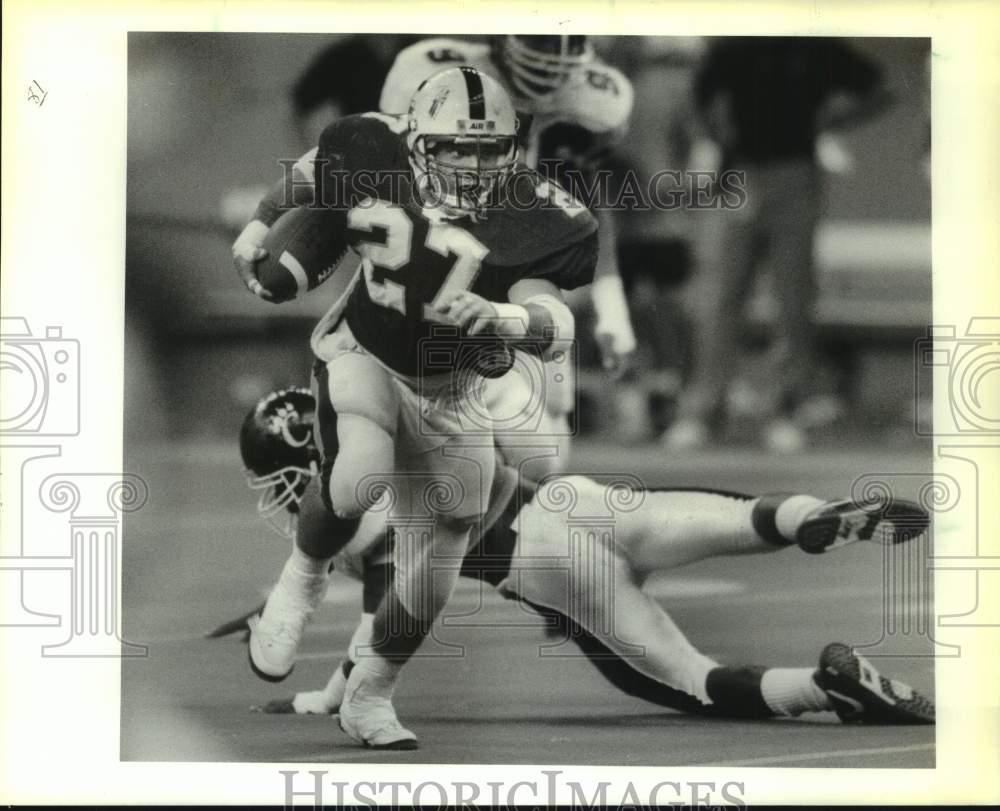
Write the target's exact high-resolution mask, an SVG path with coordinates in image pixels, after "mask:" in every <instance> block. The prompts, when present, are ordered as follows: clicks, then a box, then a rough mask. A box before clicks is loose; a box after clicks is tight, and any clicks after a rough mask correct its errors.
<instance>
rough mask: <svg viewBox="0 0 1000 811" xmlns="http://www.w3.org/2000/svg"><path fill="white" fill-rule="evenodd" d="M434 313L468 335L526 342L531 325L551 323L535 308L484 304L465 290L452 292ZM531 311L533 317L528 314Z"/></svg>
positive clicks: (531, 305) (480, 297)
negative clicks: (523, 340)
mask: <svg viewBox="0 0 1000 811" xmlns="http://www.w3.org/2000/svg"><path fill="white" fill-rule="evenodd" d="M435 309H436V310H437V311H438V312H439V313H441V314H442V315H444V316H446V317H447V318H448V319H449V320H451V321H452V322H454V323H455V324H456V325H457V326H458V327H459V328H460V329H463V330H465V329H467V330H468V334H469V335H496V336H498V337H500V338H507V339H513V340H516V339H518V338H527V337H529V336H530V335H531V334H532V332H537V331H538V330H537V327H536V329H535V330H532V329H531V326H532V323H533V322H534V323H535V324H538V323H541V322H544V323H551V318H550V317H549V314H548V313H547V312H543V311H541V310H540V309H538V305H536V304H525V305H520V304H507V303H500V302H495V301H488V300H487V299H485V298H483V297H482V296H479V295H477V294H475V293H473V292H471V291H469V290H459V291H456V292H455V293H454V294H452V295H451V296H447V297H446V298H444V299H443V300H442V301H441V302H440V303H438V304H437V305H436V306H435ZM533 309H534V310H535V312H534V313H533V312H532V310H533Z"/></svg>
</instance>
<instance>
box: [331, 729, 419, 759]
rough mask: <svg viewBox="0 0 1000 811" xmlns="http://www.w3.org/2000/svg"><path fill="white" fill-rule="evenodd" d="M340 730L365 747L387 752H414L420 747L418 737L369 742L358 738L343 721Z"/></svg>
mask: <svg viewBox="0 0 1000 811" xmlns="http://www.w3.org/2000/svg"><path fill="white" fill-rule="evenodd" d="M340 730H341V732H343V733H344V734H345V735H346V736H347V737H348V738H350V739H351V740H352V741H355V742H356V743H360V744H361V745H362V746H363V747H365V749H375V750H379V751H387V752H393V751H394V752H412V751H413V750H414V749H419V748H420V744H419V743H418V742H417V739H416V738H400V739H399V740H398V741H390V742H389V743H369V742H368V741H365V740H358V739H357V738H356V737H355V736H354V735H352V734H351V733H350V732H348V731H347V730H346V729H344V724H343V722H341V723H340Z"/></svg>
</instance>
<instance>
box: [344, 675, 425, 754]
mask: <svg viewBox="0 0 1000 811" xmlns="http://www.w3.org/2000/svg"><path fill="white" fill-rule="evenodd" d="M340 728H341V729H342V730H344V732H346V733H347V734H348V735H349V736H350V737H351V738H353V739H354V740H356V741H357V742H358V743H360V744H363V745H364V746H366V747H368V748H369V749H397V750H399V749H418V748H419V747H420V745H419V744H418V743H417V736H416V735H414V734H413V733H412V732H410V730H408V729H407V728H406V727H404V726H403V725H402V724H401V723H399V718H397V717H396V709H395V708H394V707H393V706H392V682H390V681H389V680H387V679H383V678H381V677H379V676H378V675H375V674H371V673H368V672H367V671H366V670H365V668H364V667H363V666H361V665H359V666H358V667H355V668H354V669H353V670H352V671H351V675H350V676H349V677H348V679H347V689H346V691H345V693H344V700H343V701H342V702H341V704H340Z"/></svg>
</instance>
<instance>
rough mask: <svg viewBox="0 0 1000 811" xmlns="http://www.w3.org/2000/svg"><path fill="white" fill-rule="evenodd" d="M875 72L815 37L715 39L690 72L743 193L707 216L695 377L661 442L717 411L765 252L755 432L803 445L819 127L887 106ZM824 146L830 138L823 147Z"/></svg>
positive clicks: (789, 446)
mask: <svg viewBox="0 0 1000 811" xmlns="http://www.w3.org/2000/svg"><path fill="white" fill-rule="evenodd" d="M880 79H881V72H880V70H879V69H878V67H876V65H875V64H874V63H872V62H871V61H870V60H869V59H867V58H865V57H863V56H862V55H860V54H859V53H858V52H856V51H855V50H853V49H852V48H850V47H849V46H847V45H846V44H845V43H844V42H843V41H841V40H836V39H826V38H818V37H808V38H806V37H723V38H720V39H717V40H713V41H712V42H711V43H710V45H709V47H708V49H707V51H706V53H705V56H704V59H703V61H702V64H701V67H700V70H699V72H698V75H697V77H696V80H695V82H696V84H695V97H696V101H697V104H698V108H699V111H700V113H701V116H702V119H703V121H704V125H705V129H706V131H707V134H708V136H709V137H710V138H711V139H712V141H714V143H715V144H716V146H717V148H718V150H719V154H720V160H719V168H720V169H721V170H731V169H734V170H739V171H742V172H744V173H745V177H746V188H747V202H746V204H745V205H744V206H743V207H742V208H741V209H737V210H734V211H725V210H723V211H719V212H718V213H716V214H715V216H714V218H713V219H714V222H715V225H716V227H717V229H718V231H717V234H716V238H715V239H714V240H713V243H714V246H715V248H716V251H717V252H715V253H714V255H713V261H712V264H711V268H710V270H709V272H708V273H705V274H703V278H704V281H706V282H707V283H709V284H710V285H711V286H712V289H711V290H709V291H705V292H703V295H702V301H703V302H704V305H705V307H704V311H703V312H704V314H703V316H702V317H699V318H697V319H696V321H697V323H698V325H699V327H698V331H699V332H700V334H701V337H700V339H699V341H698V344H699V345H700V350H699V351H698V354H697V360H696V367H695V379H694V381H693V383H692V384H691V385H690V387H689V388H688V389H687V390H686V391H685V392H684V393H683V395H682V396H681V400H680V404H679V408H678V419H677V421H676V423H674V425H673V426H672V427H671V428H670V429H669V431H668V432H667V434H666V436H665V438H664V439H665V442H666V444H667V446H668V447H670V448H672V449H675V450H689V449H692V448H695V447H699V446H701V445H703V444H704V443H705V442H706V441H707V440H708V439H709V437H710V435H711V431H712V427H713V425H715V424H717V423H718V421H719V420H720V419H721V417H722V416H723V412H724V410H725V402H726V399H725V398H726V393H727V385H728V383H729V382H730V381H731V379H732V376H733V372H734V370H735V368H736V358H737V350H738V341H739V335H740V328H741V325H742V323H743V311H744V307H745V306H746V303H747V300H748V298H749V294H750V291H751V289H752V283H753V281H754V276H755V273H756V272H757V271H758V270H759V268H760V267H761V263H762V261H763V260H764V259H765V258H766V259H769V260H770V268H771V273H772V276H773V281H774V285H775V301H776V303H777V306H778V314H777V318H776V320H775V327H774V351H773V355H774V358H773V362H774V371H773V373H772V374H773V378H772V379H773V381H774V387H773V390H772V391H771V392H770V395H771V402H770V403H768V404H767V410H768V411H770V412H771V413H772V415H773V417H772V419H771V421H770V422H769V423H768V425H767V426H766V428H765V436H764V439H765V443H766V445H767V446H768V447H769V448H770V449H771V450H773V451H778V452H789V451H797V450H801V448H802V447H803V446H804V445H805V442H806V437H805V434H804V432H803V431H802V429H801V428H800V427H799V426H798V425H797V424H796V423H795V420H794V417H795V413H796V409H797V407H798V406H799V405H800V403H801V401H802V399H803V395H804V393H805V390H806V386H807V384H808V383H809V374H810V371H811V368H812V367H811V364H812V357H813V356H812V350H813V334H812V319H813V315H814V312H813V311H814V306H815V303H816V277H815V269H814V265H813V252H814V236H815V231H816V225H817V222H818V220H819V218H820V214H821V212H822V210H823V202H822V196H821V192H822V188H821V173H820V169H819V167H818V166H817V162H816V152H817V138H818V137H819V136H820V135H821V134H822V133H825V132H828V131H830V130H835V129H838V128H842V127H845V126H848V125H851V124H855V123H858V122H860V121H863V120H864V119H865V118H867V117H870V116H872V115H875V114H876V113H878V112H880V111H882V110H884V109H885V107H886V106H887V102H888V95H887V93H886V92H885V89H884V87H883V85H882V83H881V80H880ZM831 148H834V147H832V146H831V145H829V144H828V146H827V149H828V150H829V149H831Z"/></svg>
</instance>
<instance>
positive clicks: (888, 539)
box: [795, 499, 930, 555]
mask: <svg viewBox="0 0 1000 811" xmlns="http://www.w3.org/2000/svg"><path fill="white" fill-rule="evenodd" d="M929 523H930V516H929V515H928V514H927V510H925V509H924V508H923V507H921V506H920V505H919V504H914V503H913V502H912V501H904V500H902V499H891V500H890V499H878V500H875V501H871V502H868V503H865V504H859V503H858V502H856V501H852V500H850V499H846V500H844V501H828V502H826V503H825V504H821V505H820V506H819V507H817V508H816V509H815V510H813V511H812V512H811V513H810V514H809V515H808V516H806V519H805V520H804V521H803V522H802V523H801V524H800V525H799V528H798V531H797V532H796V533H795V540H796V542H797V543H798V545H799V546H800V547H802V549H803V550H805V551H806V552H809V553H810V554H814V555H815V554H819V553H821V552H826V551H827V550H828V549H836V548H837V547H838V546H846V545H847V544H850V543H855V542H856V541H875V542H876V543H881V544H885V545H892V544H898V543H906V542H907V541H911V540H914V539H915V538H919V537H920V536H921V535H923V534H924V533H925V532H926V531H927V525H928V524H929Z"/></svg>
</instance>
